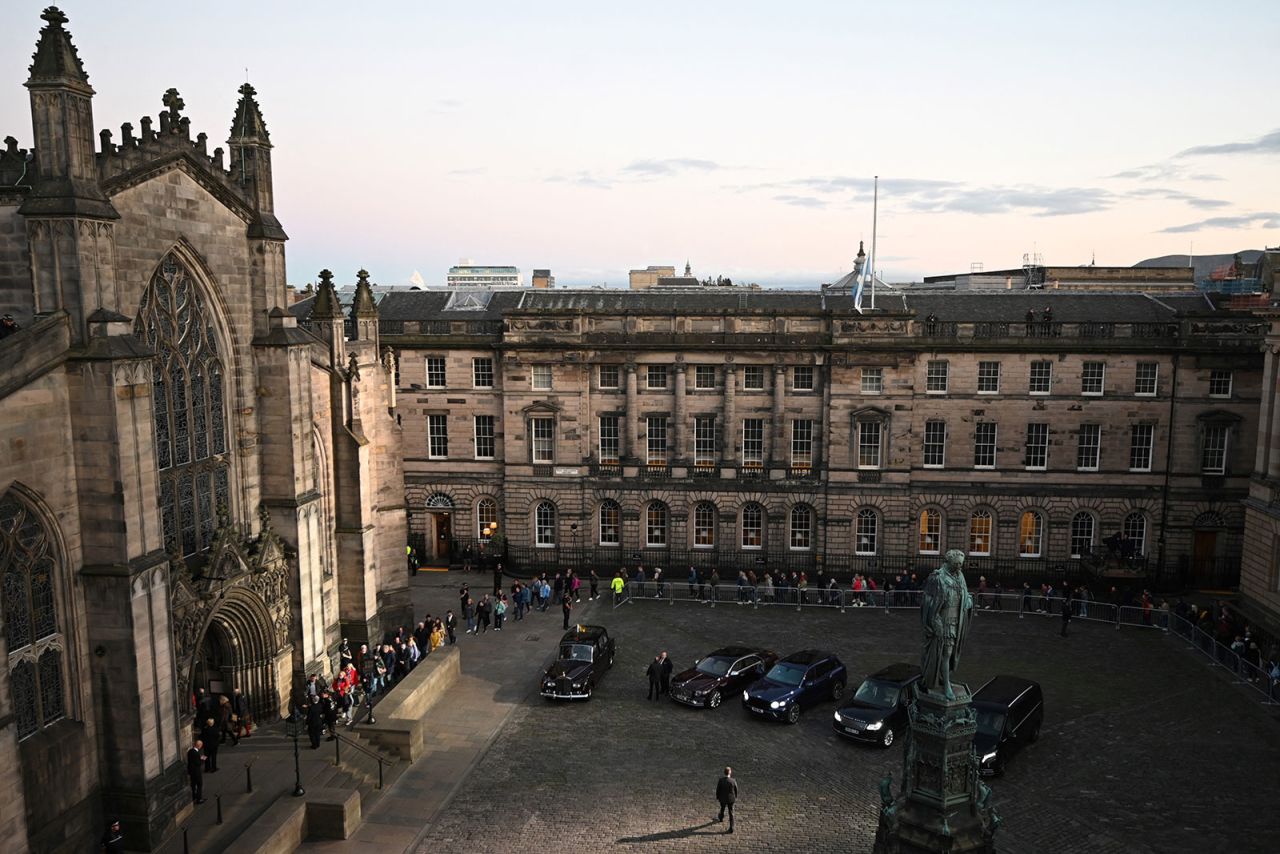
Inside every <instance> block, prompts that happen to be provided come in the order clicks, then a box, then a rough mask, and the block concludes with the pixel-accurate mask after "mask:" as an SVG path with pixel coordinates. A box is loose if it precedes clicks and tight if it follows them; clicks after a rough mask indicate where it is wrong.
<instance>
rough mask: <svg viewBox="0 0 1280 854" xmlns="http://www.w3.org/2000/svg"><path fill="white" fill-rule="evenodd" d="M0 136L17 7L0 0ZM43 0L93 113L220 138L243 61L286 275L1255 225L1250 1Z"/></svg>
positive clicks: (995, 250)
mask: <svg viewBox="0 0 1280 854" xmlns="http://www.w3.org/2000/svg"><path fill="white" fill-rule="evenodd" d="M5 5H6V7H7V8H6V11H5V14H4V16H3V17H4V20H5V23H6V26H5V27H4V28H3V29H2V30H0V58H3V66H2V67H0V135H12V136H14V137H17V139H18V140H19V144H20V145H21V146H23V147H27V146H29V145H30V142H31V122H30V113H29V108H28V102H27V92H26V90H25V89H24V88H23V87H22V85H21V84H22V82H23V81H24V80H25V79H26V76H27V65H28V64H29V62H30V56H31V53H32V51H33V49H34V46H35V43H36V38H37V33H38V30H39V28H40V26H41V24H42V22H41V21H40V19H39V14H40V10H41V9H42V8H43V7H44V6H45V5H47V0H39V2H34V0H6V3H5ZM619 6H620V4H611V3H599V2H595V3H577V2H574V3H570V2H552V3H527V2H522V3H500V4H499V3H439V2H418V3H395V2H381V3H351V2H320V0H313V2H307V3H285V2H274V0H258V2H253V3H246V2H239V0H232V2H224V3H219V4H174V3H172V2H163V3H162V2H149V1H148V2H101V0H92V2H89V0H63V2H62V3H61V8H62V9H63V11H64V12H66V13H67V15H68V16H69V17H70V19H71V20H70V23H69V24H68V29H69V30H70V31H71V33H72V36H73V38H74V39H75V42H76V45H77V47H78V48H79V50H80V55H81V58H82V59H83V61H84V63H85V68H86V70H87V71H88V73H89V76H90V82H91V83H92V84H93V86H94V88H95V89H96V90H97V93H98V94H97V96H96V97H95V98H94V120H95V123H96V124H97V126H98V128H111V129H112V130H113V131H114V132H115V135H116V139H117V140H118V139H119V127H120V124H121V123H122V122H126V121H128V122H132V123H133V125H134V126H135V127H137V125H138V118H139V117H140V116H142V115H150V116H153V117H154V116H155V115H156V114H157V113H158V112H159V111H160V109H161V103H160V98H161V95H162V93H163V92H164V90H165V89H167V88H168V87H170V86H174V87H177V88H178V90H179V91H180V92H181V93H182V96H183V99H184V100H185V102H186V104H187V108H186V111H185V114H186V115H188V116H190V117H191V122H192V133H193V135H194V134H195V133H196V132H199V131H205V132H206V133H208V134H209V137H210V143H209V145H210V149H212V148H213V147H214V145H221V144H223V140H225V138H226V135H227V131H228V128H229V127H230V124H231V118H232V112H233V109H234V106H235V102H236V98H237V95H236V89H237V87H238V86H239V85H240V84H241V83H242V82H243V81H244V76H245V71H244V69H245V68H246V67H248V69H249V77H250V79H251V81H252V82H253V84H254V86H255V87H256V88H257V90H258V100H259V102H260V103H261V105H262V110H263V114H264V116H265V118H266V121H267V126H268V129H269V130H270V133H271V139H272V142H273V144H274V145H275V150H274V152H273V157H274V159H273V165H274V169H275V189H276V208H277V213H278V215H279V217H280V220H281V222H282V223H283V224H284V226H285V229H286V230H287V231H288V232H289V235H290V238H291V240H290V242H289V244H288V248H287V253H288V263H289V280H290V282H291V283H295V284H302V283H304V282H307V281H310V280H313V279H314V278H315V272H316V271H317V270H319V269H321V268H322V267H328V268H330V269H332V270H334V271H335V273H336V274H337V278H338V281H339V282H343V283H345V282H349V281H352V280H354V271H355V270H356V269H357V268H359V267H361V266H364V267H367V268H368V269H369V270H370V271H371V272H372V273H373V278H374V280H375V281H378V282H381V283H383V284H393V283H403V282H406V281H407V280H408V278H409V276H410V275H411V274H412V272H413V271H414V270H419V271H421V273H422V275H423V277H424V278H425V279H426V280H427V281H428V282H429V283H433V284H434V283H442V282H443V280H444V275H445V271H446V269H447V267H448V266H449V265H450V264H453V263H457V261H458V259H459V258H462V257H467V258H473V259H475V260H476V261H477V262H482V263H495V264H502V263H505V264H515V265H517V266H519V267H520V268H522V269H523V270H524V271H525V275H526V277H527V276H528V271H529V270H530V269H532V268H534V267H550V268H551V269H552V271H553V272H554V273H555V275H556V276H557V279H558V280H559V282H561V283H563V284H598V283H602V282H608V283H609V284H611V285H625V283H626V273H627V270H628V269H629V268H631V267H637V266H639V267H643V266H645V265H647V264H674V265H678V266H682V265H683V264H684V262H685V259H686V258H689V259H690V260H691V261H692V263H693V267H694V272H695V273H696V274H700V275H707V274H711V275H714V274H716V273H720V274H724V275H729V276H732V277H733V278H735V279H745V280H754V281H759V282H761V283H762V284H817V283H819V282H824V281H834V279H835V278H837V277H838V276H840V275H841V274H842V273H844V272H845V271H847V270H848V269H849V267H850V265H851V261H852V257H853V255H854V253H855V252H856V251H857V245H858V240H859V238H865V239H867V240H868V242H869V241H870V237H871V194H870V185H871V177H872V176H873V175H875V174H879V175H880V176H881V187H880V189H881V192H880V228H879V250H880V264H879V265H878V266H880V268H881V269H882V270H883V271H884V273H885V275H886V277H887V278H889V279H890V280H897V279H908V278H918V277H920V276H921V275H929V274H934V273H944V272H954V271H959V270H967V269H969V265H970V263H971V262H975V261H976V262H982V263H983V264H985V266H986V268H987V269H997V268H1001V267H1006V266H1017V265H1018V264H1020V263H1021V260H1022V254H1023V253H1024V252H1029V251H1031V250H1032V248H1033V247H1035V248H1036V249H1038V250H1039V251H1040V252H1041V253H1042V254H1043V257H1044V260H1045V262H1046V263H1050V264H1078V263H1088V262H1089V259H1090V256H1091V255H1095V254H1096V258H1097V263H1099V264H1122V265H1127V264H1132V263H1134V262H1136V261H1138V260H1140V259H1142V258H1146V257H1150V256H1155V255H1163V254H1171V253H1186V252H1187V251H1188V248H1189V246H1190V245H1191V243H1192V241H1194V247H1195V251H1196V253H1197V254H1207V253H1211V252H1232V251H1236V250H1239V249H1246V248H1261V247H1262V246H1263V245H1264V244H1271V245H1275V244H1277V243H1280V238H1278V237H1277V235H1280V200H1278V199H1277V198H1276V191H1277V189H1278V188H1280V118H1277V117H1276V116H1275V113H1274V110H1272V109H1270V105H1271V104H1272V103H1273V102H1274V90H1275V86H1276V82H1277V77H1276V73H1275V57H1274V55H1273V53H1274V52H1273V51H1269V50H1268V49H1267V46H1268V45H1273V44H1276V43H1277V41H1280V15H1277V14H1276V11H1275V7H1274V4H1273V2H1270V0H1259V2H1247V0H1227V2H1221V3H1215V4H1205V3H1191V2H1162V3H1158V4H1157V3H1150V2H1116V0H1111V2H1103V3H1093V2H1077V3H1072V4H1060V3H1055V4H1047V3H1038V2H1037V3H1027V2H1021V3H1012V2H1011V3H992V2H973V3H964V4H958V3H953V2H949V3H941V2H940V3H926V2H896V3H883V2H879V3H855V2H821V3H820V2H808V3H806V2H792V3H778V2H761V3H757V2H733V3H719V2H716V3H712V2H705V3H696V4H694V3H689V2H683V3H662V2H650V3H645V4H629V5H628V7H627V8H625V9H624V8H618V7H619Z"/></svg>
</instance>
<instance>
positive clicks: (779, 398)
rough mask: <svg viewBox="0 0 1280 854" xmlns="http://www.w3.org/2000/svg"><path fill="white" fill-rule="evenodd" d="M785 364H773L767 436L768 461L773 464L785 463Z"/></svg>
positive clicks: (781, 464) (780, 464)
mask: <svg viewBox="0 0 1280 854" xmlns="http://www.w3.org/2000/svg"><path fill="white" fill-rule="evenodd" d="M786 401H787V366H786V365H774V366H773V430H771V431H770V436H769V463H770V465H773V466H785V465H786V464H787V449H786V442H787V426H786V417H785V415H786Z"/></svg>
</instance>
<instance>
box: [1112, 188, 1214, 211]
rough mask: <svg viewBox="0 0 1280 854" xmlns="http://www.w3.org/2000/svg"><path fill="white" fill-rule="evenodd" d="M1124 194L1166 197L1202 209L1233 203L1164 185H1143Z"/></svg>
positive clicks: (1141, 197)
mask: <svg viewBox="0 0 1280 854" xmlns="http://www.w3.org/2000/svg"><path fill="white" fill-rule="evenodd" d="M1124 195H1126V196H1129V197H1131V198H1135V199H1166V200H1168V201H1171V202H1183V203H1185V204H1188V205H1190V206H1191V207H1193V208H1200V209H1202V210H1211V209H1213V208H1225V207H1227V206H1229V205H1230V204H1231V203H1230V202H1228V201H1224V200H1223V199H1206V198H1205V197H1203V196H1196V195H1193V194H1191V193H1184V192H1183V191H1182V190H1170V189H1166V188H1163V187H1142V188H1139V189H1137V190H1130V191H1129V192H1127V193H1125V194H1124Z"/></svg>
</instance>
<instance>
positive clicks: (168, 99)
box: [162, 86, 187, 121]
mask: <svg viewBox="0 0 1280 854" xmlns="http://www.w3.org/2000/svg"><path fill="white" fill-rule="evenodd" d="M162 101H163V103H164V105H165V106H166V107H168V108H169V118H170V119H171V120H174V121H176V120H177V119H178V117H179V115H180V114H181V113H182V109H183V108H184V107H185V106H187V104H186V102H185V101H183V100H182V96H181V95H179V94H178V90H177V89H174V88H173V87H172V86H171V87H169V88H168V89H166V90H165V93H164V98H163V99H162Z"/></svg>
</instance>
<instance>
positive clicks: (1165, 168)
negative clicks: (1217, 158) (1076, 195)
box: [1106, 160, 1222, 181]
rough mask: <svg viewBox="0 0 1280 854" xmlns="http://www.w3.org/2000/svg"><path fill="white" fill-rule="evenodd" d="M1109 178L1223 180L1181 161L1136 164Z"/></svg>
mask: <svg viewBox="0 0 1280 854" xmlns="http://www.w3.org/2000/svg"><path fill="white" fill-rule="evenodd" d="M1106 177H1107V178H1109V179H1119V180H1129V181H1221V180H1222V176H1221V175H1214V174H1212V173H1210V172H1192V171H1191V170H1190V169H1188V168H1187V167H1186V166H1183V165H1182V164H1179V163H1170V162H1169V161H1167V160H1166V161H1164V162H1163V163H1148V164H1147V165H1146V166H1135V167H1133V168H1132V169H1125V170H1122V171H1120V172H1116V173H1115V174H1114V175H1107V176H1106Z"/></svg>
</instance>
